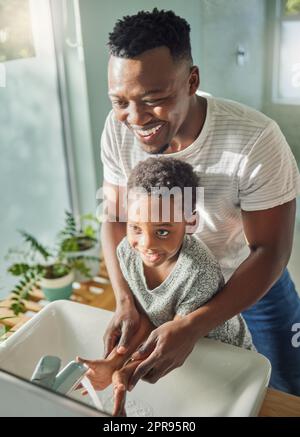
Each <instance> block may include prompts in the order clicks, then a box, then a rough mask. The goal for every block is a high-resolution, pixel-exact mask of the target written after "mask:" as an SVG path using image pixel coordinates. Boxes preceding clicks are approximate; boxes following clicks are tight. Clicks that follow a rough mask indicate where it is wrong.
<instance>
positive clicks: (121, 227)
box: [101, 222, 134, 304]
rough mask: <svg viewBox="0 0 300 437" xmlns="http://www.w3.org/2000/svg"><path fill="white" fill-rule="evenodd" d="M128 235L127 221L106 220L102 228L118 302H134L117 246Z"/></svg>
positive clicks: (103, 244) (103, 241)
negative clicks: (120, 263) (121, 266)
mask: <svg viewBox="0 0 300 437" xmlns="http://www.w3.org/2000/svg"><path fill="white" fill-rule="evenodd" d="M125 235H126V223H119V222H105V223H103V225H102V228H101V241H102V247H103V256H104V260H105V264H106V268H107V271H108V274H109V278H110V281H111V284H112V287H113V290H114V292H115V297H116V300H117V304H119V303H122V302H126V301H128V303H134V300H133V296H132V293H131V291H130V289H129V287H128V284H127V282H126V280H125V279H124V276H123V274H122V272H121V269H120V265H119V261H118V258H117V254H116V248H117V246H118V244H119V243H120V241H121V240H122V238H123V237H124V236H125Z"/></svg>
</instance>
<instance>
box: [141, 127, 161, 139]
mask: <svg viewBox="0 0 300 437" xmlns="http://www.w3.org/2000/svg"><path fill="white" fill-rule="evenodd" d="M161 127H162V125H161V124H159V125H158V126H156V127H153V128H152V129H148V130H138V129H137V130H136V132H137V133H138V134H139V135H141V136H142V137H148V136H149V135H153V134H155V132H157V131H158V130H159V129H160V128H161Z"/></svg>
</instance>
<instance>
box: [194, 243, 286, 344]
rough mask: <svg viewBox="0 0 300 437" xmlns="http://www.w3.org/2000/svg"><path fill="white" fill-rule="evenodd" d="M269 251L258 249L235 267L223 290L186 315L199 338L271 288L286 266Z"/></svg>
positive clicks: (248, 305) (245, 307)
mask: <svg viewBox="0 0 300 437" xmlns="http://www.w3.org/2000/svg"><path fill="white" fill-rule="evenodd" d="M285 264H286V263H284V262H283V261H282V260H278V256H276V253H274V252H272V251H271V250H269V251H267V250H264V249H257V250H256V251H254V252H252V253H251V254H250V255H249V257H248V258H247V259H246V260H245V261H244V262H243V263H242V264H241V265H240V266H239V267H238V269H237V270H236V271H235V272H234V274H233V275H232V277H231V278H230V280H229V281H228V282H227V284H226V285H225V287H224V288H223V289H222V290H221V291H220V292H219V293H218V294H217V295H216V296H214V297H213V298H212V299H211V300H210V301H209V302H207V303H206V304H205V305H203V306H202V307H201V308H199V309H197V310H196V311H194V312H192V313H190V314H189V315H187V316H186V322H187V323H188V324H189V325H190V326H191V328H192V329H193V331H194V330H196V332H197V335H198V336H199V337H202V336H205V335H207V334H208V333H209V332H210V331H211V330H212V329H214V328H216V327H217V326H218V325H221V324H222V323H223V322H225V321H226V320H228V319H230V318H231V317H233V316H235V315H236V314H239V313H240V312H242V311H244V310H245V309H247V308H249V307H250V306H252V305H253V304H254V303H255V302H257V301H258V300H259V299H260V298H262V297H263V296H264V294H265V293H266V292H267V291H268V290H269V289H270V288H271V287H272V285H273V284H274V283H275V282H276V280H277V279H278V278H279V277H280V275H281V274H282V272H283V269H284V267H285Z"/></svg>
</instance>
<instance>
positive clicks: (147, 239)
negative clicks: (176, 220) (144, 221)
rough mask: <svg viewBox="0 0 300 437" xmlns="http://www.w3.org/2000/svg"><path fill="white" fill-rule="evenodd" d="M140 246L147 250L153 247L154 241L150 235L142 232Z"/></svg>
mask: <svg viewBox="0 0 300 437" xmlns="http://www.w3.org/2000/svg"><path fill="white" fill-rule="evenodd" d="M140 246H141V247H143V248H144V249H147V250H149V249H153V247H154V242H153V239H152V237H151V235H145V234H143V235H142V236H141V238H140Z"/></svg>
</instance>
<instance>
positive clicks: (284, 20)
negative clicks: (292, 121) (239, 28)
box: [273, 0, 300, 104]
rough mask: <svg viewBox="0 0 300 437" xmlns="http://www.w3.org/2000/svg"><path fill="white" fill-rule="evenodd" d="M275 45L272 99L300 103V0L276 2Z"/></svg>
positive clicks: (280, 0) (279, 0)
mask: <svg viewBox="0 0 300 437" xmlns="http://www.w3.org/2000/svg"><path fill="white" fill-rule="evenodd" d="M277 18H278V21H277V22H278V26H277V44H276V46H277V47H276V54H275V77H274V79H275V80H274V88H273V91H274V92H273V97H274V100H276V101H279V103H288V104H299V103H300V48H299V43H300V0H283V1H282V0H278V1H277Z"/></svg>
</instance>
